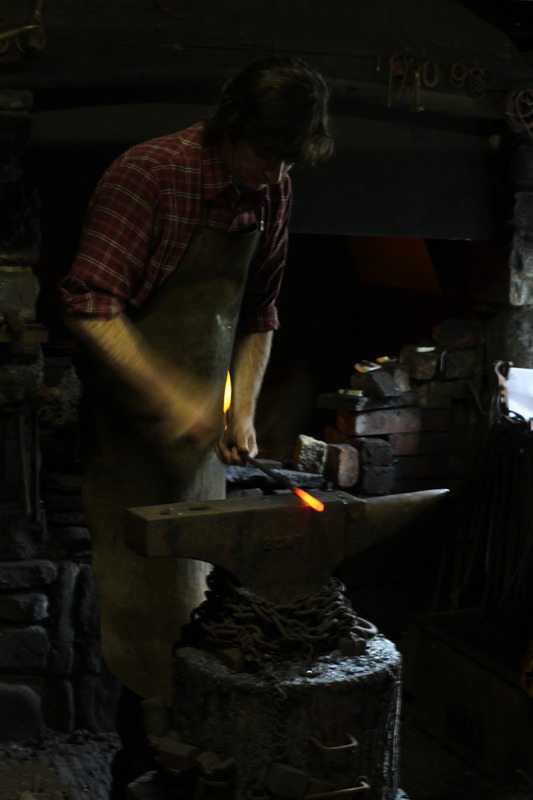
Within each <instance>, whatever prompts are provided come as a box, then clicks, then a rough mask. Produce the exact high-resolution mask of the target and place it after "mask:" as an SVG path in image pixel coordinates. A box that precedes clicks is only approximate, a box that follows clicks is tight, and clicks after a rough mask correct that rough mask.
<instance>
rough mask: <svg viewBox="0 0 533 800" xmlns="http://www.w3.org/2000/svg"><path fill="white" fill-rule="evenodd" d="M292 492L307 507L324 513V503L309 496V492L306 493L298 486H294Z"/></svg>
mask: <svg viewBox="0 0 533 800" xmlns="http://www.w3.org/2000/svg"><path fill="white" fill-rule="evenodd" d="M292 491H293V492H294V494H297V495H298V497H299V498H300V500H303V501H304V503H306V505H308V506H311V508H314V510H315V511H324V503H321V502H320V500H317V499H316V497H313V495H311V494H307V492H304V490H303V489H300V488H299V487H298V486H293V487H292Z"/></svg>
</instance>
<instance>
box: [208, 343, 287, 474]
mask: <svg viewBox="0 0 533 800" xmlns="http://www.w3.org/2000/svg"><path fill="white" fill-rule="evenodd" d="M272 335H273V334H272V331H268V332H266V333H250V334H247V335H245V336H241V337H239V339H238V340H237V342H236V346H235V352H234V356H233V360H232V365H231V377H232V398H231V409H230V412H229V415H228V416H229V424H228V428H227V430H226V432H225V434H224V437H223V439H222V440H221V441H219V442H218V443H217V446H216V450H217V454H218V456H219V458H220V460H221V461H223V462H224V463H225V464H241V463H242V461H241V457H240V455H239V451H244V452H246V453H249V454H250V455H251V456H252V457H253V456H255V455H256V454H257V442H256V434H255V426H254V418H255V410H256V406H257V400H258V397H259V392H260V390H261V385H262V383H263V377H264V374H265V370H266V368H267V364H268V360H269V357H270V350H271V347H272Z"/></svg>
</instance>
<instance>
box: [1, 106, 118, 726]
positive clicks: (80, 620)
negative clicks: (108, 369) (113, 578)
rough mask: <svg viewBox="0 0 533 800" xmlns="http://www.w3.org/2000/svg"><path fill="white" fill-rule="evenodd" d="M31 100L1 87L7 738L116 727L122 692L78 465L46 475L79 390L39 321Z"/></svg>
mask: <svg viewBox="0 0 533 800" xmlns="http://www.w3.org/2000/svg"><path fill="white" fill-rule="evenodd" d="M31 104H32V97H31V94H30V93H29V92H25V91H2V92H0V470H1V480H0V707H2V708H3V709H6V710H9V713H4V714H2V715H1V721H0V739H3V740H14V739H17V738H23V737H28V736H30V735H34V734H36V733H38V732H39V731H40V730H41V729H42V728H43V727H45V726H46V727H51V728H54V729H56V730H63V731H67V732H68V731H72V730H74V729H76V728H80V727H82V728H87V729H92V730H106V729H110V728H111V726H112V724H113V706H114V700H115V697H116V691H117V687H116V684H115V681H114V680H113V679H112V678H111V677H110V675H109V674H108V672H107V670H106V669H105V666H104V665H103V663H102V659H101V656H100V651H99V646H98V611H97V606H96V597H95V590H94V585H93V579H92V572H91V568H90V554H89V537H88V533H87V529H86V526H85V524H84V520H83V515H82V514H81V504H80V497H79V475H78V476H77V475H76V474H75V470H74V474H72V472H71V470H70V469H69V468H67V469H64V471H65V472H66V473H68V474H65V475H63V474H62V472H61V469H60V470H59V471H58V464H57V463H53V468H52V469H49V468H46V469H45V470H43V443H44V447H45V449H46V448H47V447H48V448H50V451H52V450H55V451H56V452H55V459H57V446H58V444H59V442H60V441H61V438H60V436H58V435H57V434H58V433H59V432H61V431H63V432H64V431H65V429H67V438H68V435H69V432H68V419H69V417H68V414H66V412H65V405H66V404H67V403H68V401H69V398H70V400H71V401H72V396H71V395H72V390H71V392H70V395H69V392H68V391H66V386H67V385H68V384H65V378H64V377H63V378H62V379H61V380H62V382H63V385H59V387H58V386H49V385H47V381H46V380H45V371H46V370H45V358H44V356H43V343H44V342H45V341H46V331H45V330H44V329H43V328H42V326H41V325H39V324H38V323H37V322H36V319H35V307H36V301H37V297H38V293H39V286H38V281H37V279H36V277H35V275H34V272H33V265H34V264H35V263H36V261H37V259H38V256H39V245H40V233H39V199H38V196H37V192H36V191H35V189H34V188H33V187H32V185H31V182H29V180H28V176H27V174H26V169H25V154H26V153H27V151H28V150H29V148H30V146H31ZM70 383H72V381H70ZM73 391H74V394H75V389H74V390H73ZM63 455H64V454H63ZM45 461H46V455H45ZM52 462H54V458H52ZM63 466H64V465H63ZM43 488H44V491H43Z"/></svg>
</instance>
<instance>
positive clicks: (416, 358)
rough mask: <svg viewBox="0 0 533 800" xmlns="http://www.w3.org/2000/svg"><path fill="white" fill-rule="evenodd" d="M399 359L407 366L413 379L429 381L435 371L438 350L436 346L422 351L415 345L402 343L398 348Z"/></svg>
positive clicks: (437, 361) (438, 358) (438, 357)
mask: <svg viewBox="0 0 533 800" xmlns="http://www.w3.org/2000/svg"><path fill="white" fill-rule="evenodd" d="M399 361H400V364H403V365H404V366H405V367H407V369H408V370H409V375H410V376H411V378H412V379H413V380H420V381H429V380H431V379H432V378H433V377H434V376H435V374H436V372H437V368H438V366H439V361H440V352H439V350H437V348H434V349H432V350H430V351H426V352H423V351H419V349H418V347H417V346H416V345H404V346H403V347H402V348H401V350H400V355H399Z"/></svg>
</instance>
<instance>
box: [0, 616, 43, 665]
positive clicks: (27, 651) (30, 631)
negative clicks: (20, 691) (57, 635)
mask: <svg viewBox="0 0 533 800" xmlns="http://www.w3.org/2000/svg"><path fill="white" fill-rule="evenodd" d="M49 652H50V641H49V639H48V634H47V632H46V630H45V629H44V628H43V627H42V626H40V625H30V626H28V627H25V628H9V629H5V630H0V670H1V671H3V672H10V671H12V670H15V671H19V672H20V671H23V670H27V671H28V672H33V671H34V670H36V671H38V672H41V671H42V670H44V668H45V666H46V662H47V656H48V654H49Z"/></svg>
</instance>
